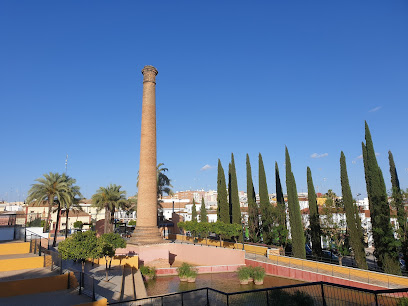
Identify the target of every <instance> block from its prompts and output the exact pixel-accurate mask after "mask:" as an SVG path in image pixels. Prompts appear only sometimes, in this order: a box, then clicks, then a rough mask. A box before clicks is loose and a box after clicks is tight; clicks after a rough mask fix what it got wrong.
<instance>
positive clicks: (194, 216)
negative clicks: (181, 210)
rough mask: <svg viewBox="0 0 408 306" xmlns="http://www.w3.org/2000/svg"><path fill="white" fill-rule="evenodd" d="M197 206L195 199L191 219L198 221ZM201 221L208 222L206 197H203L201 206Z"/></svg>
mask: <svg viewBox="0 0 408 306" xmlns="http://www.w3.org/2000/svg"><path fill="white" fill-rule="evenodd" d="M197 215H198V214H197V208H196V203H195V200H194V199H193V207H192V209H191V220H192V221H197ZM200 222H208V219H207V209H206V208H205V202H204V198H201V206H200Z"/></svg>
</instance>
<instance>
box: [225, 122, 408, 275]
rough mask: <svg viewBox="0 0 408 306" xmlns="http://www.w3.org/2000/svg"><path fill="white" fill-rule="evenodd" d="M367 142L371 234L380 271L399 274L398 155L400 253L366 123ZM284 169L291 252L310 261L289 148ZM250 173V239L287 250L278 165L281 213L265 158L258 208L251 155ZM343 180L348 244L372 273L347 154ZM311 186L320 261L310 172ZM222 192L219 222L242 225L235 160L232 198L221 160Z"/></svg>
mask: <svg viewBox="0 0 408 306" xmlns="http://www.w3.org/2000/svg"><path fill="white" fill-rule="evenodd" d="M365 140H366V143H365V144H364V143H363V144H362V149H363V160H364V170H365V179H366V186H367V194H368V199H369V206H370V214H371V222H372V233H373V240H374V246H375V252H374V255H375V256H376V258H377V260H378V263H379V265H380V266H382V267H383V269H384V271H385V272H387V273H392V274H400V273H401V272H400V267H399V261H398V252H399V249H401V251H402V253H403V254H404V257H405V259H406V262H408V237H407V236H408V235H407V230H408V224H407V214H406V212H405V210H404V205H403V197H402V191H401V188H400V185H399V180H398V175H397V171H396V168H395V163H394V159H393V155H392V153H391V152H389V162H390V173H391V182H392V196H393V204H394V207H395V208H396V210H397V219H398V224H399V228H398V237H399V239H400V241H401V248H399V246H400V245H399V243H398V241H397V240H396V239H395V238H394V233H393V229H392V226H391V223H390V208H389V204H388V197H387V193H386V187H385V183H384V178H383V175H382V172H381V169H380V168H379V166H378V163H377V159H376V156H375V151H374V146H373V142H372V139H371V134H370V131H369V128H368V125H367V122H366V123H365ZM285 164H286V187H287V206H288V213H289V224H290V232H291V236H292V251H293V255H294V256H295V257H298V258H306V252H305V247H304V246H305V232H304V229H303V224H302V218H301V212H300V207H299V199H298V193H297V188H296V182H295V178H294V175H293V172H292V168H291V161H290V156H289V152H288V149H287V147H285ZM246 172H247V197H248V230H249V237H250V239H251V240H252V241H253V242H259V241H260V240H261V237H262V240H263V241H264V243H267V244H279V245H283V246H285V244H286V243H287V237H288V225H287V224H286V206H285V200H284V195H283V191H282V184H281V180H280V175H279V168H278V165H277V163H276V162H275V183H276V186H275V187H276V197H277V205H276V207H273V206H272V205H271V203H270V202H269V194H268V186H267V182H266V174H265V169H264V164H263V160H262V155H261V154H259V207H258V205H257V203H256V193H255V188H254V185H253V181H252V170H251V164H250V160H249V156H248V154H247V155H246ZM340 178H341V188H342V201H341V205H342V208H343V209H344V211H345V214H346V222H347V235H348V236H349V243H350V246H351V248H352V249H353V252H354V257H355V260H356V263H357V265H358V267H359V268H361V269H367V262H366V257H365V251H364V234H363V230H362V226H361V220H360V218H359V215H358V213H359V212H358V207H357V205H356V204H355V203H354V200H353V197H352V193H351V188H350V183H349V179H348V174H347V167H346V157H345V155H344V153H343V152H341V153H340ZM307 186H308V200H309V211H310V213H309V221H310V236H311V242H312V251H313V254H314V255H315V256H320V255H321V251H322V249H321V225H320V216H319V211H318V205H317V198H316V192H315V188H314V185H313V179H312V173H311V170H310V168H309V167H307ZM217 191H218V197H217V202H218V218H219V220H221V221H223V222H225V223H240V221H241V217H240V209H239V197H238V184H237V177H236V170H235V161H234V155H233V154H231V163H230V164H229V171H228V197H227V188H226V184H225V176H224V170H223V168H222V165H221V161H220V160H218V179H217Z"/></svg>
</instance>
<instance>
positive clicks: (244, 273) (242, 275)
mask: <svg viewBox="0 0 408 306" xmlns="http://www.w3.org/2000/svg"><path fill="white" fill-rule="evenodd" d="M237 272H238V278H239V280H247V279H249V278H250V277H251V268H250V267H247V266H241V267H239V268H238V270H237Z"/></svg>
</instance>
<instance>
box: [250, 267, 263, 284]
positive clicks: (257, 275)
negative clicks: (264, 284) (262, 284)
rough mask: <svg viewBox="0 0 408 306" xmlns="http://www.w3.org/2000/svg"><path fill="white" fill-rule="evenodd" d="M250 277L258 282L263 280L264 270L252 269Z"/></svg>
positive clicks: (260, 268)
mask: <svg viewBox="0 0 408 306" xmlns="http://www.w3.org/2000/svg"><path fill="white" fill-rule="evenodd" d="M252 277H253V279H254V280H258V281H261V280H263V279H264V277H265V269H264V268H262V267H253V268H252Z"/></svg>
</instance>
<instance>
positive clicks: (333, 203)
mask: <svg viewBox="0 0 408 306" xmlns="http://www.w3.org/2000/svg"><path fill="white" fill-rule="evenodd" d="M325 197H326V201H325V203H324V205H323V208H322V210H323V220H322V232H323V234H324V237H325V239H326V240H327V244H328V245H329V248H330V249H331V250H332V249H336V250H337V255H338V257H339V263H340V265H342V259H343V257H344V256H345V255H349V251H348V249H349V247H348V243H347V242H348V239H347V238H348V233H347V230H346V222H345V220H344V219H343V218H341V215H342V214H343V212H344V205H343V202H342V201H341V200H339V199H338V198H337V195H336V194H335V193H334V192H333V190H331V189H329V190H328V191H327V193H326V194H325Z"/></svg>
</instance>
